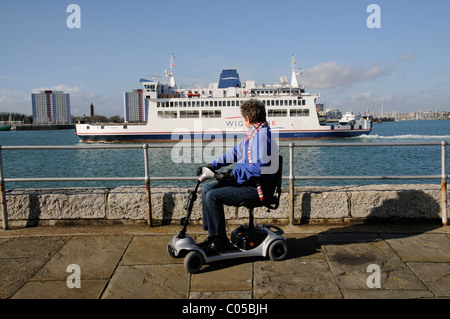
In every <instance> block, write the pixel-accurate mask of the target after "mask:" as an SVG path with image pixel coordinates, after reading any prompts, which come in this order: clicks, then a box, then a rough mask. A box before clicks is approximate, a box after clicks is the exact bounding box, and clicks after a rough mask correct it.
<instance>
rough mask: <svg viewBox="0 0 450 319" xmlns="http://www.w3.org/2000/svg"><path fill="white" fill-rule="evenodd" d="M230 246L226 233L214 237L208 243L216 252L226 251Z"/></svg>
mask: <svg viewBox="0 0 450 319" xmlns="http://www.w3.org/2000/svg"><path fill="white" fill-rule="evenodd" d="M230 246H231V243H230V240H229V239H228V237H227V236H226V235H223V236H218V237H216V238H215V239H214V241H213V242H212V244H211V245H210V247H211V248H212V249H213V250H214V251H215V252H217V253H220V252H225V251H227V250H228V249H229V248H230Z"/></svg>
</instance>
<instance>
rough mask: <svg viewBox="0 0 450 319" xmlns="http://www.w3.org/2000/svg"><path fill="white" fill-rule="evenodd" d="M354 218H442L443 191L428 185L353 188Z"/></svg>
mask: <svg viewBox="0 0 450 319" xmlns="http://www.w3.org/2000/svg"><path fill="white" fill-rule="evenodd" d="M350 196H351V197H350V198H351V217H358V218H371V217H376V218H439V216H440V191H439V190H432V189H429V187H426V186H423V185H422V186H421V187H419V186H417V187H416V188H415V189H411V188H410V187H406V188H405V187H399V186H396V187H394V189H393V190H391V189H389V190H386V189H384V190H383V189H380V188H375V190H361V191H351V193H350Z"/></svg>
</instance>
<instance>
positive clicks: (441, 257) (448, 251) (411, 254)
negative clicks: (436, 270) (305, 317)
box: [382, 234, 450, 262]
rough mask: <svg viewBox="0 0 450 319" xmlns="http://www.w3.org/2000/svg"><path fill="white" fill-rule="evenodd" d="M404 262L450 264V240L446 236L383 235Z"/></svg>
mask: <svg viewBox="0 0 450 319" xmlns="http://www.w3.org/2000/svg"><path fill="white" fill-rule="evenodd" d="M382 236H383V239H384V240H385V241H386V242H387V243H388V244H389V245H390V246H391V247H392V248H393V249H394V250H395V252H396V253H397V254H398V255H399V256H400V257H401V258H402V260H403V261H423V262H425V261H430V262H450V238H448V237H447V236H446V235H445V234H408V235H405V234H382Z"/></svg>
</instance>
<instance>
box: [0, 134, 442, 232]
mask: <svg viewBox="0 0 450 319" xmlns="http://www.w3.org/2000/svg"><path fill="white" fill-rule="evenodd" d="M447 144H449V143H448V142H447V141H441V142H418V143H302V144H295V143H280V145H279V146H280V148H285V147H287V148H289V176H283V180H288V181H289V202H290V203H289V204H290V206H289V207H290V209H289V210H290V213H289V222H290V224H291V225H293V224H294V210H295V209H294V197H295V191H294V184H295V181H296V180H382V179H392V180H393V179H437V180H441V216H442V224H443V225H447V179H448V175H447V170H446V146H447ZM439 145H440V146H441V154H442V155H441V167H442V169H441V174H440V175H385V176H374V175H369V176H368V175H363V176H349V175H340V176H337V175H331V176H295V174H294V152H293V151H294V148H295V147H300V148H309V147H377V146H439ZM172 147H173V146H172V145H157V144H152V145H149V144H143V145H136V144H134V145H133V144H131V145H130V144H114V145H73V146H70V145H69V146H67V145H57V146H54V145H46V146H1V145H0V184H1V185H0V209H1V211H2V220H3V228H4V229H8V212H7V205H6V188H5V183H6V182H37V181H46V182H47V181H143V182H145V190H146V198H147V224H148V225H149V226H150V227H151V226H153V223H152V207H151V186H150V182H151V181H152V180H155V181H156V180H160V181H161V180H196V179H197V177H192V176H188V177H186V176H175V177H174V176H162V177H156V176H153V177H151V176H150V173H149V172H150V167H149V154H148V150H149V149H150V148H172ZM140 148H141V149H143V150H144V168H145V174H144V176H143V177H142V176H140V177H29V178H5V176H4V171H3V159H2V152H3V150H46V149H47V150H49V149H62V150H68V149H84V150H86V149H89V150H93V149H140Z"/></svg>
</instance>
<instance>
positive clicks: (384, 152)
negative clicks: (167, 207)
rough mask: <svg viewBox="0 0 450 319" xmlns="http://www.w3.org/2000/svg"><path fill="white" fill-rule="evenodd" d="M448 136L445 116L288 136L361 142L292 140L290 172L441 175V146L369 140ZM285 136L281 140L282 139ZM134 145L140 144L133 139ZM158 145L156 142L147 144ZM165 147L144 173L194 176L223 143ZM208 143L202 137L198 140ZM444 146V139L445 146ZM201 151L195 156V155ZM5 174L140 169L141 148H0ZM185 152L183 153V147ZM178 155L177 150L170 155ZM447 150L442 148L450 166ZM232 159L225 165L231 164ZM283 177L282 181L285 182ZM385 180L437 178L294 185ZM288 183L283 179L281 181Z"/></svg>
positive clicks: (13, 137)
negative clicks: (360, 131)
mask: <svg viewBox="0 0 450 319" xmlns="http://www.w3.org/2000/svg"><path fill="white" fill-rule="evenodd" d="M424 141H426V142H428V141H430V142H440V141H447V142H448V143H450V121H446V120H433V121H402V122H385V123H374V124H373V130H372V132H371V134H369V135H363V136H360V137H354V138H344V139H320V140H295V141H292V142H294V143H295V145H304V144H310V143H318V144H330V143H342V142H344V143H358V144H360V143H364V144H366V145H367V147H366V146H364V147H320V146H318V147H295V148H294V175H295V176H342V175H350V176H351V175H353V176H387V175H440V174H441V146H440V145H433V146H371V145H373V144H375V143H387V144H394V143H403V142H424ZM288 142H289V141H281V143H283V144H286V143H288ZM84 144H85V143H83V142H80V141H79V138H78V137H77V136H76V135H75V131H74V130H51V131H50V130H49V131H5V132H0V145H84ZM136 145H137V146H139V144H136ZM152 145H157V144H152ZM164 145H170V147H169V148H157V149H154V148H151V149H149V159H150V176H152V177H164V176H179V177H184V176H192V177H193V176H195V173H196V171H197V168H198V167H199V166H202V165H204V164H206V163H208V161H209V160H210V159H211V158H214V157H215V156H219V155H221V154H222V153H223V152H224V151H226V144H225V143H224V145H223V148H220V147H216V148H214V149H213V151H212V152H209V151H208V152H204V150H203V151H200V153H198V151H197V153H195V152H196V151H195V150H189V149H187V148H184V149H183V150H181V151H184V152H190V153H189V154H188V155H190V156H188V158H189V157H190V158H189V159H187V160H186V156H183V158H184V161H181V162H180V158H179V152H180V149H178V150H177V149H175V148H174V147H179V144H178V143H169V144H164ZM203 145H204V146H206V147H208V145H210V144H208V143H203ZM449 148H450V146H448V147H447V153H449V152H448V149H449ZM280 152H281V154H282V155H283V157H284V162H283V164H284V171H283V175H284V176H288V175H289V171H288V168H289V163H288V158H289V149H288V148H286V147H284V148H281V150H280ZM199 154H200V157H199V156H198V155H199ZM2 155H3V171H4V177H5V178H14V177H15V178H19V177H20V178H23V177H86V178H87V177H143V176H144V172H145V168H144V166H145V165H144V156H143V155H144V150H143V149H142V148H138V149H76V150H56V149H51V150H3V151H2ZM184 155H186V154H184ZM177 156H178V157H177ZM449 157H450V156H447V163H446V165H447V167H449V162H450V159H449ZM232 167H233V166H230V168H232ZM193 183H194V182H193V181H192V180H166V181H152V182H151V185H152V186H186V187H191V186H192V185H193ZM285 183H287V182H285ZM386 183H435V184H439V180H436V179H434V180H414V179H413V180H339V179H336V180H297V181H295V185H296V186H333V185H367V184H386ZM122 185H143V181H142V182H141V181H81V182H78V181H77V182H69V181H68V182H54V181H53V182H51V181H50V182H21V183H15V182H14V183H13V182H7V183H6V188H7V189H14V188H55V187H109V188H114V187H117V186H122ZM286 185H287V184H286Z"/></svg>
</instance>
